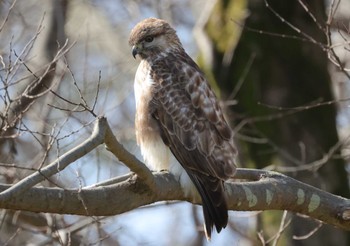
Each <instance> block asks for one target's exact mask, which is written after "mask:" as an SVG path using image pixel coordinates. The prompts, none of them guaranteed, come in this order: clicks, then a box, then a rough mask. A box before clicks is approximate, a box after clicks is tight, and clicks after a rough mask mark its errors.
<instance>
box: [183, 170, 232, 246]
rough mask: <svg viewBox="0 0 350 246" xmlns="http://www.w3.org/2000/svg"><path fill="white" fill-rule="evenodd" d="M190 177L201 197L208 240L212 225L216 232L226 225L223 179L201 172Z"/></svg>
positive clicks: (226, 214) (226, 215)
mask: <svg viewBox="0 0 350 246" xmlns="http://www.w3.org/2000/svg"><path fill="white" fill-rule="evenodd" d="M190 177H191V179H192V181H193V183H194V185H195V186H196V188H197V190H198V192H199V195H200V196H201V198H202V206H203V214H204V221H205V225H204V230H205V236H206V237H207V239H208V240H210V237H211V232H212V230H213V227H214V225H215V228H216V231H217V232H218V233H219V232H220V231H221V229H223V228H225V227H226V225H227V220H228V213H227V204H226V198H225V193H224V187H223V181H222V180H219V179H218V178H214V177H211V176H206V175H202V174H200V175H196V174H195V175H193V174H192V175H190Z"/></svg>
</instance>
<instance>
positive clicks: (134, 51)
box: [132, 45, 137, 59]
mask: <svg viewBox="0 0 350 246" xmlns="http://www.w3.org/2000/svg"><path fill="white" fill-rule="evenodd" d="M136 55H137V46H136V45H134V46H133V47H132V56H133V57H134V59H136Z"/></svg>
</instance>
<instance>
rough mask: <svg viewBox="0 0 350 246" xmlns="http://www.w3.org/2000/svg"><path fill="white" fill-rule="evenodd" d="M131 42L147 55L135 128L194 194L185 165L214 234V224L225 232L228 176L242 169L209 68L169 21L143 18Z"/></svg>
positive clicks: (157, 162) (151, 154)
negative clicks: (194, 55)
mask: <svg viewBox="0 0 350 246" xmlns="http://www.w3.org/2000/svg"><path fill="white" fill-rule="evenodd" d="M129 43H130V45H131V46H132V49H133V51H132V53H133V56H134V57H135V56H136V55H139V56H140V57H141V63H140V65H139V68H138V70H137V72H136V76H135V99H136V117H135V128H136V138H137V142H138V144H139V145H140V148H141V152H142V155H143V157H144V159H145V162H146V164H147V165H148V166H149V167H150V168H151V169H153V170H162V169H168V170H169V171H170V172H171V173H173V174H174V175H175V176H177V177H178V178H179V180H180V182H181V185H182V187H183V188H184V191H185V193H186V194H188V193H191V184H189V183H188V182H186V177H185V176H186V175H184V172H183V170H185V172H186V173H187V174H188V176H189V178H190V180H191V181H192V183H193V184H194V186H195V187H196V189H197V191H198V193H199V195H200V197H201V199H202V204H203V213H204V219H205V231H206V236H207V238H208V239H209V238H210V236H211V231H212V228H213V226H215V227H216V230H217V231H218V232H220V231H221V229H222V228H225V226H226V225H227V220H228V215H227V204H226V199H225V193H224V186H223V182H224V181H225V180H227V179H228V178H232V177H233V175H234V174H235V171H236V166H235V163H234V159H235V156H236V148H235V146H234V144H233V140H232V131H231V129H230V127H229V125H228V124H227V122H226V121H225V118H224V115H223V113H222V110H221V108H220V106H219V102H218V100H217V98H216V97H215V95H214V93H213V91H212V90H211V88H210V86H209V84H208V82H207V80H206V79H205V77H204V75H203V73H202V72H201V71H200V69H199V68H198V66H197V65H196V63H195V62H194V61H193V60H192V59H191V58H190V57H189V56H188V55H187V54H186V52H185V50H184V49H183V47H182V44H181V42H180V40H179V38H178V37H177V35H176V32H175V30H174V29H173V28H171V26H170V25H169V24H168V23H167V22H165V21H164V20H160V19H156V18H149V19H145V20H143V21H141V22H140V23H138V24H137V25H136V26H135V27H134V29H133V30H132V31H131V34H130V39H129ZM169 149H170V151H171V152H170V151H169ZM179 164H180V165H181V166H182V167H183V169H182V168H181V167H180V165H179Z"/></svg>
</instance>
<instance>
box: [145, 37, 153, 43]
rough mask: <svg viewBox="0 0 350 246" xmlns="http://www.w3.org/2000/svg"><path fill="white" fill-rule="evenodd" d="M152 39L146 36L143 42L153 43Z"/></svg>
mask: <svg viewBox="0 0 350 246" xmlns="http://www.w3.org/2000/svg"><path fill="white" fill-rule="evenodd" d="M153 39H154V38H153V37H151V36H148V37H146V38H145V41H146V42H147V43H150V42H152V41H153Z"/></svg>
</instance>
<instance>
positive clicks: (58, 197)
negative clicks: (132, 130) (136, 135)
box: [0, 169, 350, 230]
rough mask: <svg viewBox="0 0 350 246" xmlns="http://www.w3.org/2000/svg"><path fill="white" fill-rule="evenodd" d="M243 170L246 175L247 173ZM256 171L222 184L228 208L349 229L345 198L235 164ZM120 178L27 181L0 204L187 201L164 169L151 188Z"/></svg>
mask: <svg viewBox="0 0 350 246" xmlns="http://www.w3.org/2000/svg"><path fill="white" fill-rule="evenodd" d="M249 173H252V175H248V174H249ZM257 175H259V177H260V178H259V179H258V180H255V181H251V182H230V183H227V184H226V186H227V194H228V203H229V209H232V210H240V211H256V210H258V211H259V210H288V211H292V212H295V213H302V214H304V215H308V216H310V217H312V218H314V219H317V220H320V221H322V222H324V223H327V224H331V225H334V226H337V227H339V228H342V229H345V230H350V217H349V213H350V201H349V199H345V198H342V197H339V196H335V195H332V194H330V193H327V192H325V191H322V190H319V189H317V188H314V187H312V186H309V185H306V184H304V183H301V182H299V181H297V180H295V179H293V178H290V177H288V176H285V175H282V174H279V173H276V172H268V171H256V170H249V169H239V170H238V173H237V177H238V178H242V177H248V176H252V177H257ZM254 179H255V178H254ZM121 180H122V181H120V182H118V183H115V184H111V185H107V186H98V187H92V188H91V187H89V188H83V189H81V190H63V189H59V188H35V187H33V188H31V189H29V190H27V191H26V192H25V193H22V194H21V196H17V197H13V198H11V199H10V200H8V201H6V202H2V203H0V206H1V208H5V209H15V210H26V211H32V212H48V213H60V214H77V215H89V216H92V215H94V216H108V215H116V214H120V213H123V212H127V211H130V210H133V209H135V208H138V207H140V206H144V205H147V204H151V203H154V202H158V201H170V200H183V201H189V202H191V199H190V198H186V197H184V194H183V192H182V190H181V186H180V184H179V183H178V182H177V181H176V179H174V177H173V176H172V175H170V174H169V173H167V172H160V173H155V174H154V180H155V184H156V190H155V191H153V190H152V189H150V188H149V186H148V185H146V184H145V183H144V182H143V180H141V179H140V178H138V177H137V176H136V175H133V176H131V177H130V178H129V179H127V180H125V179H121ZM7 188H8V186H7V185H0V190H6V189H7Z"/></svg>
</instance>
